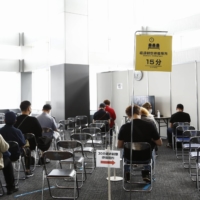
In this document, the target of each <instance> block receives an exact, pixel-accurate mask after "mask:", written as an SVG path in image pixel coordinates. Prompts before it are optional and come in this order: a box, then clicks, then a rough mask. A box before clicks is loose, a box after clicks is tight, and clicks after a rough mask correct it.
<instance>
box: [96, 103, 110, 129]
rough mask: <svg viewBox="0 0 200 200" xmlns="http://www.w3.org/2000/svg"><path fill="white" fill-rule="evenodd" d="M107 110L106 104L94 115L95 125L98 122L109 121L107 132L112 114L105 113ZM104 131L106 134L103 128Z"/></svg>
mask: <svg viewBox="0 0 200 200" xmlns="http://www.w3.org/2000/svg"><path fill="white" fill-rule="evenodd" d="M105 108H106V105H105V104H104V103H101V104H100V105H99V110H98V111H97V112H95V113H94V116H93V122H94V123H95V121H96V120H107V121H108V123H107V124H106V131H108V130H109V124H110V114H109V113H108V112H106V111H105ZM102 131H103V132H104V128H102Z"/></svg>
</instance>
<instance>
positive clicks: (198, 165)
mask: <svg viewBox="0 0 200 200" xmlns="http://www.w3.org/2000/svg"><path fill="white" fill-rule="evenodd" d="M199 151H200V148H198V149H197V157H196V186H197V189H198V191H199V170H200V153H199Z"/></svg>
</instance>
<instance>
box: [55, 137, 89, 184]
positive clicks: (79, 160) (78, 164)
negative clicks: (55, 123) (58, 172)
mask: <svg viewBox="0 0 200 200" xmlns="http://www.w3.org/2000/svg"><path fill="white" fill-rule="evenodd" d="M57 148H58V150H63V151H65V150H68V151H72V152H73V154H74V150H75V149H76V148H80V149H81V151H82V152H81V156H75V154H74V161H73V159H72V158H69V159H66V160H62V161H61V162H63V163H67V164H73V163H74V165H75V170H76V174H82V179H81V180H78V182H82V184H81V186H79V188H81V187H82V186H83V182H84V181H86V179H87V175H86V170H85V160H84V154H83V146H82V144H81V142H80V141H75V140H74V141H71V140H64V141H59V142H57ZM78 168H79V169H80V170H81V171H82V172H81V173H80V172H78Z"/></svg>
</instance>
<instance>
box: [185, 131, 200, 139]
mask: <svg viewBox="0 0 200 200" xmlns="http://www.w3.org/2000/svg"><path fill="white" fill-rule="evenodd" d="M183 136H184V137H189V138H190V137H196V136H200V131H198V130H186V131H184V132H183Z"/></svg>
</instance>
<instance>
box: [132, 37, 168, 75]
mask: <svg viewBox="0 0 200 200" xmlns="http://www.w3.org/2000/svg"><path fill="white" fill-rule="evenodd" d="M135 59H136V61H135V70H137V71H163V72H171V71H172V36H161V35H136V58H135Z"/></svg>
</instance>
